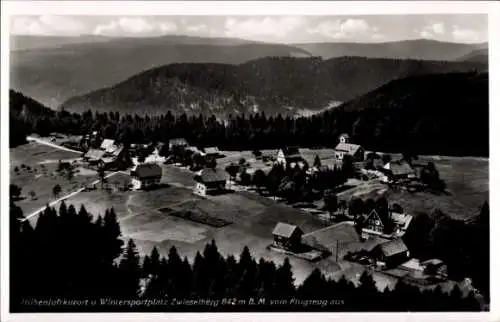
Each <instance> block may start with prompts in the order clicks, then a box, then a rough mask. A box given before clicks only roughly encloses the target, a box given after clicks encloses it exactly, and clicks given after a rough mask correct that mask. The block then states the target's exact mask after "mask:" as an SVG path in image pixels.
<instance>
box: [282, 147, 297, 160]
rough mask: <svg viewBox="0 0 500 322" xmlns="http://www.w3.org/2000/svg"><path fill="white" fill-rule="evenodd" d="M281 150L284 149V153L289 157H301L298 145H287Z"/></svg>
mask: <svg viewBox="0 0 500 322" xmlns="http://www.w3.org/2000/svg"><path fill="white" fill-rule="evenodd" d="M281 151H283V154H284V155H285V157H287V158H289V157H300V151H299V148H298V147H296V146H286V147H284V148H283V149H281Z"/></svg>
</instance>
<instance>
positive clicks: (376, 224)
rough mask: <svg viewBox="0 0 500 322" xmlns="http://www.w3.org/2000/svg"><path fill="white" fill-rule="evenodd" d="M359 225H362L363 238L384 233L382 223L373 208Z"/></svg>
mask: <svg viewBox="0 0 500 322" xmlns="http://www.w3.org/2000/svg"><path fill="white" fill-rule="evenodd" d="M361 225H362V227H363V228H362V234H361V237H363V238H368V237H369V236H372V235H381V234H383V233H384V223H383V222H382V219H381V218H380V216H379V214H378V212H377V211H376V210H375V209H373V210H372V211H371V212H370V213H369V214H368V215H367V216H366V217H365V218H364V220H363V221H362V222H361Z"/></svg>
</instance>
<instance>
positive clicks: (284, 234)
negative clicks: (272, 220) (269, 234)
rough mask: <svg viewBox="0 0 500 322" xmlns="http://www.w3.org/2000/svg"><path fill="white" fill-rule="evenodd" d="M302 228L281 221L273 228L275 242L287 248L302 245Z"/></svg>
mask: <svg viewBox="0 0 500 322" xmlns="http://www.w3.org/2000/svg"><path fill="white" fill-rule="evenodd" d="M302 235H303V232H302V230H301V229H300V228H299V227H297V226H295V225H290V224H287V223H283V222H279V223H278V224H277V225H276V227H274V230H273V238H274V244H275V245H276V246H279V247H283V248H286V249H295V248H297V247H299V246H300V245H301V242H302Z"/></svg>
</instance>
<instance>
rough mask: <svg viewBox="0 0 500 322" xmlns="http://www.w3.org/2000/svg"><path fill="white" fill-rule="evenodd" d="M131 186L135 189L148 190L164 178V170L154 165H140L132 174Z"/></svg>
mask: <svg viewBox="0 0 500 322" xmlns="http://www.w3.org/2000/svg"><path fill="white" fill-rule="evenodd" d="M131 175H132V180H131V184H132V186H133V188H134V189H146V188H149V187H152V186H155V185H158V184H159V183H160V180H161V176H162V169H161V167H160V166H159V165H157V164H153V163H145V164H139V165H138V166H137V167H136V168H135V170H134V171H132V172H131Z"/></svg>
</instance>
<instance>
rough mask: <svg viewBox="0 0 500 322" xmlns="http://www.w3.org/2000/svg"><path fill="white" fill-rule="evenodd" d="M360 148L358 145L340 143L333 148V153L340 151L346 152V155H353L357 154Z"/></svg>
mask: <svg viewBox="0 0 500 322" xmlns="http://www.w3.org/2000/svg"><path fill="white" fill-rule="evenodd" d="M360 148H361V146H360V145H358V144H352V143H342V142H340V143H339V144H337V146H336V147H335V151H342V152H346V153H347V154H350V155H354V154H355V153H356V152H358V150H359V149H360Z"/></svg>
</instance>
